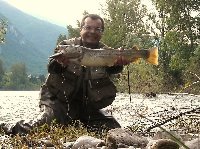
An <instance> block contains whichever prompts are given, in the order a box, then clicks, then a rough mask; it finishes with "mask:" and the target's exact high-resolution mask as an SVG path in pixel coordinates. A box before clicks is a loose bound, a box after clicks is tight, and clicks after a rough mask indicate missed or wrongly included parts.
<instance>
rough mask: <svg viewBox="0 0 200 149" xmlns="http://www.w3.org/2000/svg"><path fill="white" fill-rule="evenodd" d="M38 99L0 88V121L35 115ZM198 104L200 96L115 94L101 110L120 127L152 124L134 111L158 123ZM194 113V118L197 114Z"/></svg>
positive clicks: (32, 93) (34, 94)
mask: <svg viewBox="0 0 200 149" xmlns="http://www.w3.org/2000/svg"><path fill="white" fill-rule="evenodd" d="M130 96H131V99H130ZM38 102H39V91H0V123H2V122H6V123H15V122H17V121H19V120H21V119H34V118H36V117H37V115H38V113H39V107H38ZM198 107H200V95H191V94H158V95H156V97H147V96H146V95H142V94H131V95H129V94H122V93H118V94H117V97H116V100H115V101H114V102H113V104H112V105H110V106H108V107H106V108H105V109H104V110H105V111H107V112H108V113H110V114H112V115H113V116H114V117H115V118H116V119H117V121H118V122H119V123H120V124H121V126H122V127H127V126H131V125H134V124H136V123H138V122H140V123H141V124H144V125H146V126H150V125H152V122H150V121H149V120H146V119H145V118H141V117H140V116H139V115H138V113H139V114H142V115H143V116H145V117H148V118H150V119H151V120H153V121H154V122H159V121H163V120H165V119H167V118H170V117H171V116H176V115H179V114H180V113H181V112H185V111H188V110H191V109H194V108H198ZM195 116H197V118H198V116H199V115H195ZM199 121H200V116H199ZM199 123H200V122H199Z"/></svg>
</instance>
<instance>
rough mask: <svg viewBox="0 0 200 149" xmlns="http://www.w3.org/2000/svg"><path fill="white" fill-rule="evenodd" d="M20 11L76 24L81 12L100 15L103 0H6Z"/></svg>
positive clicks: (58, 22) (50, 19) (56, 21)
mask: <svg viewBox="0 0 200 149" xmlns="http://www.w3.org/2000/svg"><path fill="white" fill-rule="evenodd" d="M7 2H8V3H10V4H12V5H13V6H15V7H17V8H18V9H21V10H22V11H24V12H26V13H29V14H32V15H34V16H37V17H39V18H42V19H46V20H48V21H51V22H54V23H55V24H59V25H62V26H66V25H72V26H76V23H77V20H80V19H81V18H82V14H83V12H84V11H85V10H86V11H88V12H89V13H96V14H99V15H102V11H101V4H103V5H104V4H105V0H7Z"/></svg>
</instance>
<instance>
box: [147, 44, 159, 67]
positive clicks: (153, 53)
mask: <svg viewBox="0 0 200 149" xmlns="http://www.w3.org/2000/svg"><path fill="white" fill-rule="evenodd" d="M149 52H150V53H149V57H148V58H147V61H148V62H149V63H151V64H154V65H158V48H157V47H154V48H151V49H150V50H149Z"/></svg>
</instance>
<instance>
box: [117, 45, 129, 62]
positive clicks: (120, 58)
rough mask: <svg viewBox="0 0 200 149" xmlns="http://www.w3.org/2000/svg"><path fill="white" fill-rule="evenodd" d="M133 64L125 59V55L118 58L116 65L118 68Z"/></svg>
mask: <svg viewBox="0 0 200 149" xmlns="http://www.w3.org/2000/svg"><path fill="white" fill-rule="evenodd" d="M118 50H120V51H123V50H124V49H123V48H119V49H118ZM130 63H131V62H130V61H128V60H127V59H125V57H124V56H123V55H120V56H118V58H117V60H116V62H115V65H118V66H123V65H129V64H130Z"/></svg>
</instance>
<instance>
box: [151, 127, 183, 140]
mask: <svg viewBox="0 0 200 149" xmlns="http://www.w3.org/2000/svg"><path fill="white" fill-rule="evenodd" d="M169 133H171V134H172V135H173V136H174V137H176V138H178V139H179V140H180V141H182V142H183V139H182V137H181V135H179V134H178V133H177V131H172V130H171V131H169ZM152 139H153V140H158V139H171V140H174V138H173V137H172V136H170V135H169V134H168V133H166V132H164V131H162V130H159V131H158V132H157V133H156V134H155V135H154V137H153V138H152Z"/></svg>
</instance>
